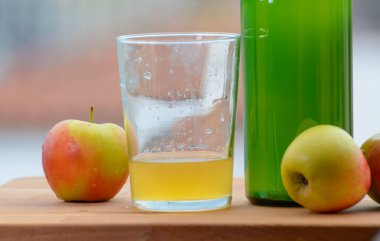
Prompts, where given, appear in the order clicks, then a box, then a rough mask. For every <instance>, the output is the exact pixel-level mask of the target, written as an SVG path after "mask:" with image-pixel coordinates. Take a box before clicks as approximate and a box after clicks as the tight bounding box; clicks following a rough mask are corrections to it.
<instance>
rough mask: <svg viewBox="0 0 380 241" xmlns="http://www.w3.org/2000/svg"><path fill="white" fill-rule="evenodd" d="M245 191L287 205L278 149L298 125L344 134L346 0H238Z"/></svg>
mask: <svg viewBox="0 0 380 241" xmlns="http://www.w3.org/2000/svg"><path fill="white" fill-rule="evenodd" d="M241 16H242V33H241V34H242V43H243V61H242V62H243V77H244V103H245V107H244V138H245V179H246V196H247V197H248V199H249V200H250V201H251V202H253V203H256V204H264V205H272V204H273V205H292V204H293V203H292V200H291V199H290V197H289V196H288V195H287V193H286V190H285V188H284V186H283V183H282V180H281V160H282V156H283V154H284V153H285V150H286V148H287V147H288V146H289V144H290V143H291V142H292V141H293V139H294V138H295V137H296V136H297V135H298V134H300V133H301V132H302V131H304V130H305V129H307V128H309V127H312V126H315V125H319V124H331V125H336V126H339V127H342V128H343V129H345V130H346V131H347V132H348V133H350V134H352V70H351V68H352V67H351V66H352V59H351V58H352V57H351V0H241Z"/></svg>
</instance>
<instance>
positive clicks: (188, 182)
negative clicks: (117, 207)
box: [129, 152, 232, 201]
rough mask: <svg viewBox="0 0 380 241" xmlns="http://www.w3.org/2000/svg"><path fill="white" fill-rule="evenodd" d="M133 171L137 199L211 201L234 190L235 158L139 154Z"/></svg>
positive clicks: (134, 190)
mask: <svg viewBox="0 0 380 241" xmlns="http://www.w3.org/2000/svg"><path fill="white" fill-rule="evenodd" d="M129 168H130V175H131V191H132V198H133V199H134V200H139V201H144V200H145V201H192V200H207V199H216V198H222V197H226V196H230V195H231V191H232V158H231V157H230V158H225V159H222V158H221V157H220V155H219V154H215V153H213V152H181V153H180V154H178V153H175V156H174V157H173V154H171V153H160V154H139V155H138V156H136V157H135V158H133V160H132V161H130V162H129Z"/></svg>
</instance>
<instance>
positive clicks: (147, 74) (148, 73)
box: [144, 72, 152, 80]
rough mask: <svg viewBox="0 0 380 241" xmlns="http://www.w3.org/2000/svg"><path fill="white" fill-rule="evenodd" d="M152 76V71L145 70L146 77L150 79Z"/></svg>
mask: <svg viewBox="0 0 380 241" xmlns="http://www.w3.org/2000/svg"><path fill="white" fill-rule="evenodd" d="M151 78H152V73H151V72H145V73H144V79H147V80H150V79H151Z"/></svg>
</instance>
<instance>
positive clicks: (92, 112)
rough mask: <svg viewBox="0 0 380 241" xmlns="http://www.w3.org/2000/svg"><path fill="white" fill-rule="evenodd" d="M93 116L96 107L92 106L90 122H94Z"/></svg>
mask: <svg viewBox="0 0 380 241" xmlns="http://www.w3.org/2000/svg"><path fill="white" fill-rule="evenodd" d="M93 116H94V107H93V106H91V107H90V123H92V118H93Z"/></svg>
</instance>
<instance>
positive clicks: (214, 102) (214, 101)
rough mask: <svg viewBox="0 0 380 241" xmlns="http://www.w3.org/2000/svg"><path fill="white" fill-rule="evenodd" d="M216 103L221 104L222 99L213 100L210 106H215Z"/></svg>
mask: <svg viewBox="0 0 380 241" xmlns="http://www.w3.org/2000/svg"><path fill="white" fill-rule="evenodd" d="M218 102H222V99H214V100H213V101H212V104H213V105H214V104H217V103H218Z"/></svg>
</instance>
